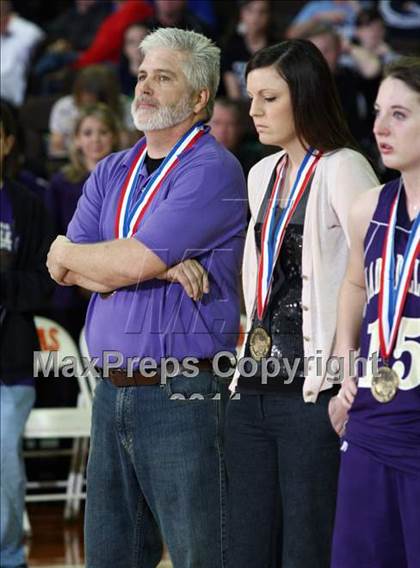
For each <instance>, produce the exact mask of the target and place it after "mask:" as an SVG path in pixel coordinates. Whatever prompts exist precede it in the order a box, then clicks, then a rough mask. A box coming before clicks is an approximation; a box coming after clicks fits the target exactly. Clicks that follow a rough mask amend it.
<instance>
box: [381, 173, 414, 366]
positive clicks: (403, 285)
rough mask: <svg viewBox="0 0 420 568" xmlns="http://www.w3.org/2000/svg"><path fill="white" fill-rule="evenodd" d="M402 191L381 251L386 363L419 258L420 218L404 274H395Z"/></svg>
mask: <svg viewBox="0 0 420 568" xmlns="http://www.w3.org/2000/svg"><path fill="white" fill-rule="evenodd" d="M401 191H402V183H401V184H400V187H399V189H398V192H397V195H396V197H395V199H394V201H393V203H392V205H391V211H390V216H389V222H388V229H387V232H386V235H385V240H384V244H383V249H382V267H381V279H380V288H379V302H378V306H379V307H378V310H379V318H378V319H379V343H380V348H381V355H382V358H383V360H384V361H385V362H386V361H387V360H388V359H389V358H390V356H391V355H392V351H393V348H394V345H395V341H396V339H397V334H398V328H399V324H400V321H401V317H402V313H403V310H404V305H405V300H406V298H407V293H408V289H409V287H410V282H411V278H412V275H413V271H414V265H415V261H416V259H417V257H418V256H419V255H420V214H418V215H417V217H416V218H415V220H414V222H413V225H412V227H411V231H410V236H409V239H408V242H407V245H406V247H405V251H404V256H403V263H402V268H401V272H400V273H399V274H396V270H395V254H394V240H395V227H396V224H397V211H398V203H399V201H400V195H401Z"/></svg>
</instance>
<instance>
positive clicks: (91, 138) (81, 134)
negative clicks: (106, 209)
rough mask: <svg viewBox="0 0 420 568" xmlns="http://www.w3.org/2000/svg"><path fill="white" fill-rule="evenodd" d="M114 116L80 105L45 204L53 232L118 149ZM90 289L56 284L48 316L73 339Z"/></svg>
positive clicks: (60, 229) (60, 228) (61, 228)
mask: <svg viewBox="0 0 420 568" xmlns="http://www.w3.org/2000/svg"><path fill="white" fill-rule="evenodd" d="M119 134H120V127H119V121H118V117H116V116H115V114H114V113H113V112H112V110H111V109H110V108H109V107H108V106H107V105H105V104H104V103H97V104H94V105H91V106H87V107H84V108H83V110H82V111H81V114H80V116H79V118H78V119H77V121H76V124H75V129H74V135H73V139H72V142H71V146H70V161H69V163H68V164H66V165H65V166H64V167H63V168H62V169H61V170H60V171H58V172H57V173H56V174H55V175H54V176H53V177H52V179H51V183H50V186H49V188H48V189H47V191H46V192H45V196H44V197H45V203H46V205H47V207H48V209H49V210H50V212H51V215H52V217H53V220H54V222H55V230H56V234H59V235H62V234H65V233H66V231H67V226H68V224H69V223H70V221H71V219H72V217H73V215H74V212H75V211H76V206H77V202H78V201H79V198H80V196H81V195H82V190H83V186H84V184H85V182H86V180H87V178H88V177H89V175H90V173H91V172H92V171H93V170H94V169H95V167H96V165H97V164H98V162H100V161H101V160H102V159H103V158H105V157H106V156H108V155H109V154H111V152H113V151H116V150H118V149H119V148H120V137H119ZM89 296H90V292H87V291H86V290H82V289H81V288H78V287H63V286H57V287H56V289H55V290H54V296H53V299H52V309H51V313H49V315H51V317H52V318H53V319H54V320H56V321H58V322H59V323H61V325H63V326H64V327H65V328H66V329H67V330H69V331H70V332H71V333H72V335H73V337H74V338H75V340H76V341H78V340H79V334H80V331H81V329H82V327H83V324H84V320H85V317H86V309H87V304H88V299H89Z"/></svg>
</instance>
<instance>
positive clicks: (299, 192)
mask: <svg viewBox="0 0 420 568" xmlns="http://www.w3.org/2000/svg"><path fill="white" fill-rule="evenodd" d="M321 156H322V153H321V152H318V151H317V150H314V149H313V148H309V150H308V151H307V153H306V155H305V157H304V159H303V161H302V163H301V165H300V166H299V170H298V172H297V175H296V179H295V181H294V184H293V187H292V190H291V192H290V195H289V197H288V199H287V203H286V205H285V207H284V209H283V211H282V212H281V214H280V217H279V220H278V222H277V223H276V222H275V218H276V211H277V204H278V201H279V195H280V190H281V188H282V185H283V181H284V176H285V173H286V169H287V156H285V157H284V158H283V159H282V160H281V162H280V164H279V166H278V171H277V177H276V180H275V182H274V185H273V189H272V191H271V196H270V199H269V202H268V206H267V210H266V212H265V217H264V222H263V227H262V232H261V255H260V259H259V263H258V279H257V316H258V319H259V320H260V321H261V320H262V319H263V317H264V313H265V310H266V308H267V304H268V299H269V297H270V291H271V286H272V281H273V273H274V267H275V265H276V262H277V259H278V256H279V254H280V249H281V245H282V243H283V239H284V235H285V233H286V229H287V225H288V224H289V222H290V219H291V218H292V217H293V214H294V212H295V210H296V208H297V206H298V204H299V201H300V200H301V198H302V196H303V194H304V193H305V189H306V187H307V185H308V182H309V180H310V179H311V177H312V174H313V173H314V171H315V168H316V166H317V164H318V162H319V159H320V158H321Z"/></svg>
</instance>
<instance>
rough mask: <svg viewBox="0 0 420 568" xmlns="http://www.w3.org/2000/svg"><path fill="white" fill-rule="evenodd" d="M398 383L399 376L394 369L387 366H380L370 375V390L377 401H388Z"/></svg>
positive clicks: (395, 392) (392, 396)
mask: <svg viewBox="0 0 420 568" xmlns="http://www.w3.org/2000/svg"><path fill="white" fill-rule="evenodd" d="M399 384H400V378H399V376H398V375H397V373H396V372H395V371H393V370H392V369H390V368H389V367H380V368H379V369H378V372H377V373H376V375H374V376H373V377H372V386H371V388H370V390H371V391H372V394H373V396H374V397H375V398H376V400H377V401H378V402H382V403H385V402H390V401H391V400H392V399H393V398H394V397H395V395H396V394H397V390H398V387H399Z"/></svg>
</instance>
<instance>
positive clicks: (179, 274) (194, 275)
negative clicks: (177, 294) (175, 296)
mask: <svg viewBox="0 0 420 568" xmlns="http://www.w3.org/2000/svg"><path fill="white" fill-rule="evenodd" d="M158 278H159V279H160V280H168V281H169V282H178V284H181V286H182V287H183V288H184V290H185V292H186V293H187V295H188V296H189V297H190V298H192V299H193V300H195V301H197V300H201V299H202V297H203V294H208V292H209V291H210V286H209V277H208V274H207V272H206V271H205V270H204V268H203V267H202V266H201V264H200V263H199V262H198V261H197V260H194V259H191V260H185V261H184V262H180V263H179V264H177V265H175V266H172V268H169V269H168V270H166V271H165V272H163V273H162V274H160V275H159V276H158Z"/></svg>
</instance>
